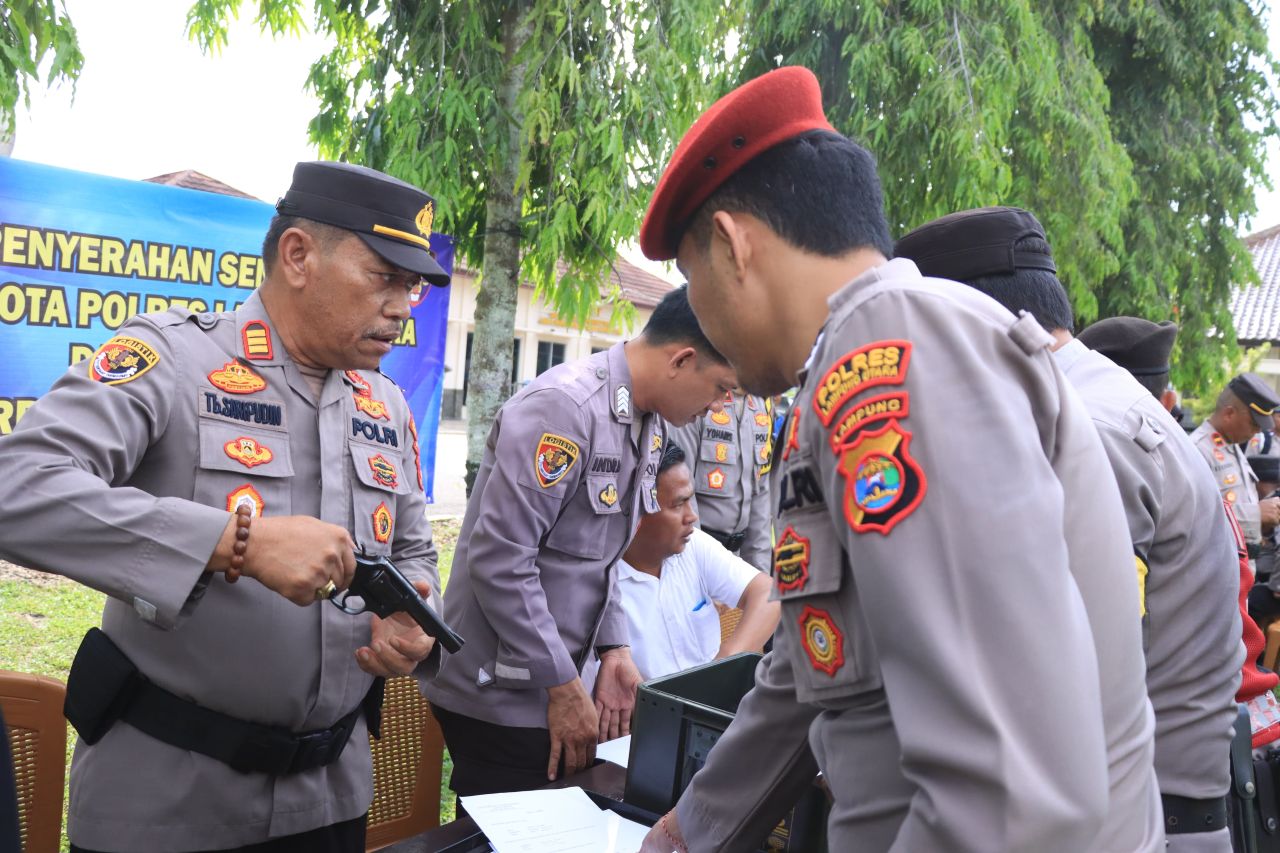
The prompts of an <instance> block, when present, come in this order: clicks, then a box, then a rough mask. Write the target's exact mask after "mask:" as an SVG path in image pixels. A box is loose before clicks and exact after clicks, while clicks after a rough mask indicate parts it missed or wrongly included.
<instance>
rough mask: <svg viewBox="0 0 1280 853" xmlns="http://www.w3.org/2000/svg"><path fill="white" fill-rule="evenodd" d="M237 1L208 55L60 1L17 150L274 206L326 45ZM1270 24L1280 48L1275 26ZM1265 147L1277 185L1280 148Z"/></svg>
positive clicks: (168, 9) (81, 0) (1267, 202)
mask: <svg viewBox="0 0 1280 853" xmlns="http://www.w3.org/2000/svg"><path fill="white" fill-rule="evenodd" d="M244 5H245V7H246V8H245V9H243V10H242V12H241V15H242V19H241V20H240V21H238V22H236V23H235V25H233V27H232V32H231V36H230V45H229V46H228V47H227V49H226V50H225V51H223V53H222V54H221V55H218V56H205V55H203V54H202V53H201V52H200V50H199V48H198V47H197V46H196V45H195V44H194V43H193V42H191V41H189V40H188V39H187V38H186V37H185V36H184V34H183V28H184V23H185V17H186V10H187V8H188V7H189V6H190V3H189V2H187V0H120V1H119V2H102V0H66V7H67V11H68V13H69V14H70V16H71V19H72V20H73V21H74V22H75V25H76V29H77V31H78V32H79V35H80V45H81V48H82V50H83V51H84V56H85V63H84V71H83V73H82V75H81V77H80V80H79V83H78V84H77V88H76V97H75V100H74V102H72V99H71V89H70V87H67V86H64V87H62V88H59V89H54V90H51V91H49V90H45V89H43V87H39V88H38V89H37V91H36V92H34V93H33V96H32V102H31V108H30V110H27V109H24V108H23V107H22V106H21V105H19V107H18V116H17V124H16V144H15V146H14V151H13V156H14V157H17V158H19V159H23V160H34V161H37V162H41V163H48V164H51V165H55V166H63V167H65V168H69V169H80V170H83V171H88V172H97V173H99V174H104V175H115V176H117V177H122V178H132V179H141V178H148V177H152V176H154V175H160V174H164V173H166V172H176V171H180V170H182V169H195V170H196V171H199V172H203V173H204V174H206V175H209V176H211V177H214V178H217V179H218V180H221V181H223V182H225V183H227V184H230V185H231V186H233V187H236V188H237V189H240V190H242V191H244V192H247V193H249V194H250V195H253V196H257V197H258V198H261V199H263V200H266V201H270V202H274V201H275V200H276V198H277V197H279V196H280V195H281V194H282V193H283V192H284V190H285V189H286V188H287V187H288V184H289V179H290V176H291V174H292V170H293V164H294V163H296V162H297V161H299V160H309V159H315V158H316V157H317V152H316V151H315V149H314V148H312V147H311V145H310V144H309V143H308V142H307V122H308V121H309V120H310V119H311V117H312V116H313V115H314V114H315V111H316V101H315V98H314V97H313V96H312V95H310V94H308V93H306V92H305V91H304V89H303V85H304V81H305V79H306V76H307V72H308V70H309V68H310V66H311V62H312V60H314V59H315V58H316V57H317V56H319V55H320V54H321V53H322V52H323V51H324V49H325V43H324V41H323V40H321V39H320V38H318V37H316V36H312V35H306V36H304V37H302V38H282V39H279V40H273V39H272V38H271V37H270V36H266V35H261V34H260V33H259V32H258V28H257V26H256V24H254V23H253V22H252V21H251V20H249V18H248V16H249V15H250V14H251V12H250V8H251V7H253V6H256V3H254V2H252V0H249V2H245V3H244ZM1272 17H1273V18H1275V17H1280V16H1272ZM1270 29H1271V44H1272V50H1273V52H1275V53H1277V54H1278V55H1280V26H1278V25H1277V22H1276V21H1272V24H1271V28H1270ZM1269 153H1270V164H1269V173H1270V174H1271V175H1272V176H1273V180H1274V181H1275V182H1276V183H1277V184H1280V143H1275V142H1274V141H1273V144H1272V145H1271V146H1270V152H1269ZM427 189H430V188H429V187H428V188H427ZM1258 204H1259V212H1258V214H1257V215H1256V216H1255V217H1254V219H1253V221H1252V223H1251V226H1250V227H1249V228H1248V229H1246V230H1248V231H1257V230H1261V229H1262V228H1266V227H1269V226H1271V225H1277V224H1280V189H1276V190H1272V191H1269V192H1264V191H1259V195H1258ZM628 255H629V256H630V255H631V253H630V252H628Z"/></svg>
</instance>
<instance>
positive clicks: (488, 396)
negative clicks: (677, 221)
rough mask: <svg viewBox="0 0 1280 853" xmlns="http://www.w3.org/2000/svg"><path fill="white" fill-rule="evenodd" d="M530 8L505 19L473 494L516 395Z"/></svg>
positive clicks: (521, 6)
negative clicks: (502, 126) (519, 186)
mask: <svg viewBox="0 0 1280 853" xmlns="http://www.w3.org/2000/svg"><path fill="white" fill-rule="evenodd" d="M530 8H531V3H530V2H529V0H517V2H514V3H512V4H511V5H510V7H509V12H508V17H507V19H506V20H505V21H503V24H502V44H503V48H504V54H505V56H506V73H505V74H504V75H503V78H502V82H501V84H500V85H499V87H498V102H499V104H501V107H502V109H501V110H500V115H502V116H503V117H505V118H506V121H507V127H506V133H505V134H503V147H504V150H503V151H501V152H500V156H499V157H498V159H497V162H498V164H499V165H498V167H497V168H496V169H495V170H494V171H493V172H492V175H491V177H492V185H491V186H490V188H489V193H488V201H487V202H486V204H485V237H484V268H483V270H482V272H481V279H480V292H479V294H478V295H477V296H476V313H475V317H476V331H475V337H474V338H473V339H472V341H471V376H470V378H469V380H468V390H467V473H466V483H467V495H468V496H470V495H471V487H472V486H473V485H475V481H476V472H478V471H479V470H480V461H481V459H482V458H483V457H484V444H485V439H486V438H487V437H488V435H489V428H490V427H491V426H492V425H493V419H494V418H495V417H496V416H497V414H498V409H500V408H502V404H503V403H505V402H506V400H507V397H508V396H510V381H511V353H512V340H513V335H514V332H515V320H516V302H517V297H518V295H519V293H520V243H521V234H520V209H521V196H520V195H519V194H518V193H517V191H516V181H517V180H518V176H519V174H520V163H521V161H522V160H523V153H522V150H521V137H522V135H523V130H524V114H523V113H522V112H521V110H520V105H519V98H520V92H521V90H522V89H523V88H524V81H525V74H526V73H527V71H528V68H527V65H526V63H525V62H523V61H520V62H519V63H517V60H516V56H517V55H518V53H519V51H520V49H521V48H522V47H523V46H524V44H525V42H527V41H528V40H529V37H530V35H531V33H532V30H533V26H532V23H531V21H530V19H529V11H530Z"/></svg>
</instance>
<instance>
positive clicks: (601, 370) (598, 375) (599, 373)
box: [596, 367, 609, 379]
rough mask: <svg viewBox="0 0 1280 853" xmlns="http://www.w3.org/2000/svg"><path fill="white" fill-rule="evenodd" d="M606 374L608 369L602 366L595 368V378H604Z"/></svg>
mask: <svg viewBox="0 0 1280 853" xmlns="http://www.w3.org/2000/svg"><path fill="white" fill-rule="evenodd" d="M608 375H609V371H607V370H605V369H604V368H603V367H597V368H596V379H604V378H605V377H607V376H608Z"/></svg>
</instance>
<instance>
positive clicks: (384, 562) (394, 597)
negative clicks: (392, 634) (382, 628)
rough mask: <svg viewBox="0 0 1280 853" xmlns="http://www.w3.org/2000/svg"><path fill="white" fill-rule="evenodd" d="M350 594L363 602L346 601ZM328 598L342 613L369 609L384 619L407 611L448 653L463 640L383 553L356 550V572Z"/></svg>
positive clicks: (363, 611)
mask: <svg viewBox="0 0 1280 853" xmlns="http://www.w3.org/2000/svg"><path fill="white" fill-rule="evenodd" d="M352 596H356V597H357V598H359V599H361V600H362V602H363V604H364V606H363V607H356V606H355V605H353V604H351V603H349V599H350V598H351V597H352ZM329 601H330V602H332V603H333V606H334V607H337V608H338V609H339V610H341V611H342V612H343V613H350V614H352V615H356V614H360V613H372V614H374V615H375V616H380V617H382V618H384V619H385V618H386V617H388V616H390V615H391V614H392V613H408V614H409V616H411V617H412V618H413V621H414V622H417V623H418V624H419V625H420V626H422V630H423V631H425V632H426V634H427V636H428V637H435V638H436V640H437V641H438V642H439V643H440V645H442V646H444V647H445V649H447V650H448V651H449V653H450V654H456V653H457V652H458V650H459V649H461V648H462V645H463V643H465V642H466V640H464V639H462V637H459V636H458V634H457V633H456V632H455V631H454V630H453V629H452V628H450V627H449V626H448V624H446V623H445V621H444V620H443V619H441V618H440V615H439V614H438V613H436V612H435V611H434V610H432V609H431V605H430V604H427V602H426V601H424V600H423V599H422V596H420V595H418V590H416V589H414V586H413V584H411V583H410V582H409V579H408V578H406V577H405V576H404V575H403V574H401V573H400V570H399V569H397V568H396V567H395V564H394V563H392V562H391V561H390V560H388V559H387V558H386V557H383V556H379V555H376V554H366V553H365V552H364V550H363V549H362V550H360V551H357V552H356V573H355V577H353V578H352V579H351V586H349V587H347V588H346V589H344V590H334V591H333V592H332V593H330V595H329Z"/></svg>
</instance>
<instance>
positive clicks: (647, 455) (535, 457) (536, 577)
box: [423, 344, 663, 728]
mask: <svg viewBox="0 0 1280 853" xmlns="http://www.w3.org/2000/svg"><path fill="white" fill-rule="evenodd" d="M661 423H662V422H661V419H659V418H657V417H656V416H654V415H650V414H646V413H642V412H638V411H636V410H635V409H634V407H633V405H632V402H631V374H630V370H629V369H628V367H627V360H626V355H625V353H624V351H623V344H617V345H615V346H614V347H612V348H610V349H608V350H606V351H605V352H602V353H597V354H595V355H593V356H591V357H590V358H588V359H585V360H583V361H578V362H569V363H566V364H562V365H558V366H556V367H554V368H552V369H551V370H549V371H547V372H546V373H543V374H542V375H541V376H539V377H538V378H537V379H535V380H534V381H533V382H531V383H530V384H529V385H527V386H526V387H525V388H524V389H523V390H521V392H520V393H519V394H517V395H516V396H515V397H513V398H511V399H510V400H508V401H507V402H506V403H505V404H504V405H503V407H502V409H501V410H500V411H499V412H498V416H497V418H496V419H495V421H494V424H493V428H492V429H491V430H490V432H489V437H488V440H487V442H486V444H485V453H484V458H483V460H482V461H481V463H480V470H479V472H478V474H477V476H476V482H475V487H474V489H473V490H472V493H471V497H470V499H469V501H468V502H467V512H466V516H465V518H464V519H463V522H462V531H461V533H460V534H459V537H458V548H457V551H456V552H455V555H454V562H453V569H452V571H451V573H450V578H449V589H448V592H447V593H446V594H445V613H444V615H445V619H446V620H447V621H448V622H449V623H450V624H451V625H452V626H453V627H454V628H455V630H457V631H458V633H459V634H461V635H462V636H464V637H466V638H467V644H466V646H464V647H463V649H462V651H461V652H460V653H458V654H456V655H450V656H448V657H447V658H446V659H445V661H444V663H443V665H442V666H441V670H440V674H439V676H438V677H436V678H435V679H434V680H433V681H431V682H430V683H427V684H424V685H423V690H424V692H425V693H426V695H427V698H428V699H430V700H431V702H432V703H433V704H438V705H440V706H442V707H444V708H446V709H448V710H450V711H453V712H454V713H457V714H463V715H465V716H468V717H472V718H475V719H479V720H484V721H486V722H489V723H494V724H497V725H504V726H521V727H532V728H546V727H547V691H546V688H548V687H552V686H555V685H558V684H564V683H566V682H568V681H571V680H572V679H573V678H574V677H576V676H577V675H578V674H579V673H580V672H581V669H582V666H583V664H584V663H585V661H586V658H587V656H588V655H591V654H593V653H594V647H595V646H603V645H614V644H622V643H627V641H628V640H627V630H626V618H625V616H624V614H623V612H622V608H621V606H620V603H619V597H618V590H617V571H616V567H615V565H614V564H615V563H616V562H617V560H618V558H619V557H620V556H621V554H622V552H623V550H625V548H626V546H627V543H628V542H630V541H631V537H632V535H633V534H634V533H635V528H636V525H637V523H638V521H639V513H640V506H641V505H643V506H644V507H645V508H646V511H648V512H652V511H654V510H655V509H656V508H657V485H656V478H657V461H658V459H659V458H661V454H662V441H663V436H662V432H661ZM642 502H643V503H642Z"/></svg>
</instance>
